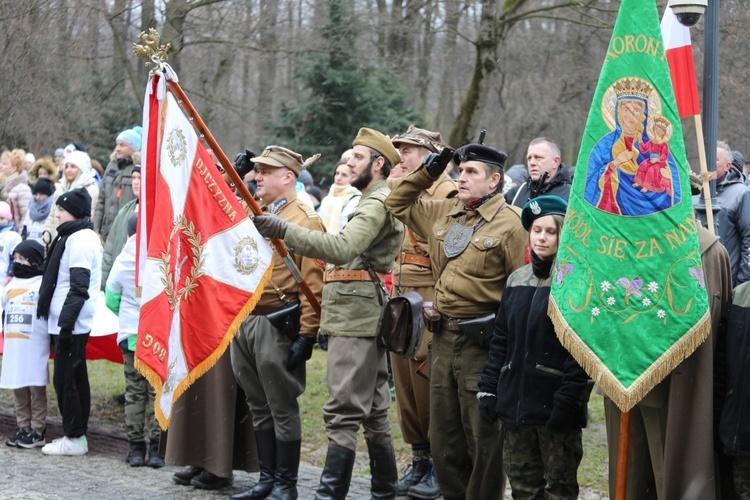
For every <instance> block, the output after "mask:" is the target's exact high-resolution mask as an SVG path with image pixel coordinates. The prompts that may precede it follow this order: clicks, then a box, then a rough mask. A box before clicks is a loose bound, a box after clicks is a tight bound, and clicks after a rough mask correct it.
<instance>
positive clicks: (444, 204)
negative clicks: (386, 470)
mask: <svg viewBox="0 0 750 500" xmlns="http://www.w3.org/2000/svg"><path fill="white" fill-rule="evenodd" d="M451 158H452V159H453V161H454V163H455V164H457V165H458V171H459V176H458V195H457V197H456V198H452V199H447V200H442V201H435V200H431V201H428V200H424V199H419V193H420V192H421V191H422V190H424V189H427V188H429V187H430V186H431V185H433V183H434V182H435V181H436V180H437V179H438V178H439V176H440V174H441V173H442V172H443V171H444V170H445V166H446V165H447V164H448V162H449V161H450V160H451ZM506 159H507V155H506V154H505V153H503V152H502V151H500V150H498V149H496V148H493V147H490V146H486V145H484V144H468V145H466V146H463V147H461V148H459V149H458V150H457V151H456V152H455V154H454V155H451V152H450V150H448V149H444V150H443V151H442V152H441V153H440V154H439V155H437V154H430V155H428V156H427V157H426V158H425V160H424V162H423V167H420V168H418V169H417V170H416V171H414V172H413V173H411V174H409V175H408V176H407V177H406V178H404V180H403V181H401V183H399V185H398V186H396V187H395V188H394V189H393V191H392V192H391V195H390V196H389V197H388V199H387V200H386V206H387V207H388V209H389V210H391V212H393V214H394V215H395V216H396V217H397V218H398V219H399V220H401V221H403V222H404V223H405V224H406V225H407V226H409V227H410V228H412V229H413V230H414V232H415V233H417V234H421V235H423V236H425V237H426V238H427V241H428V242H429V245H430V260H431V264H432V269H433V272H434V273H435V276H436V278H437V282H436V284H435V307H436V308H437V310H438V311H439V313H440V316H439V318H440V324H439V325H435V324H433V331H434V333H435V335H434V337H433V340H432V349H431V351H430V362H429V366H430V418H431V420H430V441H431V444H432V456H433V460H434V463H435V470H436V472H437V478H438V482H439V484H440V490H441V492H442V494H443V497H444V498H445V499H446V500H451V499H459V498H460V499H464V498H472V499H487V498H503V494H504V479H503V475H502V474H501V473H500V466H499V464H501V463H502V445H503V443H502V434H501V428H500V424H498V423H494V424H489V423H487V422H485V421H484V420H483V419H482V418H481V417H480V415H479V405H478V401H477V399H476V395H477V392H478V390H479V389H478V386H477V384H478V382H479V379H480V377H481V374H482V369H483V368H484V364H485V362H486V361H487V355H488V347H487V345H486V343H485V342H484V341H483V340H482V335H481V331H482V328H479V331H480V334H479V335H478V334H477V328H468V327H469V326H470V325H472V324H473V325H475V326H476V325H477V323H478V324H479V325H484V330H483V331H484V337H486V336H487V335H491V334H492V315H494V314H495V313H496V312H497V309H498V306H499V304H500V298H501V296H502V293H503V287H504V285H505V281H506V279H507V277H508V276H509V275H510V274H511V273H512V272H513V271H515V270H516V269H518V268H519V267H521V266H522V265H523V264H524V245H525V243H526V238H527V234H526V231H524V230H523V227H522V226H521V219H520V210H519V209H517V208H516V207H512V206H509V205H508V204H506V203H505V199H504V198H503V195H502V185H503V168H504V166H505V161H506ZM488 315H489V316H488ZM471 319H476V320H475V321H473V322H471V323H469V324H468V325H467V322H468V320H471ZM469 333H471V334H472V335H471V336H470V335H469Z"/></svg>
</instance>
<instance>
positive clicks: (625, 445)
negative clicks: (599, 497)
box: [615, 411, 630, 500]
mask: <svg viewBox="0 0 750 500" xmlns="http://www.w3.org/2000/svg"><path fill="white" fill-rule="evenodd" d="M629 448H630V412H629V411H626V412H622V413H620V439H619V441H618V444H617V483H616V484H617V485H616V487H615V500H625V492H626V490H627V485H628V454H629V452H630V449H629Z"/></svg>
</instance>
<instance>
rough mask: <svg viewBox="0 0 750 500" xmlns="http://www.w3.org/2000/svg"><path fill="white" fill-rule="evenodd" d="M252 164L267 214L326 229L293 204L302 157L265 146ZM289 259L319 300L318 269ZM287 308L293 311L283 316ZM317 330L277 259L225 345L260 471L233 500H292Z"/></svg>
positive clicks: (307, 261) (307, 305)
mask: <svg viewBox="0 0 750 500" xmlns="http://www.w3.org/2000/svg"><path fill="white" fill-rule="evenodd" d="M249 160H250V162H252V163H254V164H255V170H256V172H257V176H256V180H257V183H258V192H257V193H258V196H259V197H260V198H261V199H262V200H263V205H264V209H265V210H266V211H267V212H269V213H272V214H275V215H277V216H278V217H280V218H281V219H283V220H286V221H289V222H291V223H294V224H298V225H299V226H300V227H304V228H307V229H309V230H310V231H315V232H324V231H325V228H324V227H323V223H322V222H321V220H320V219H319V218H318V215H317V214H316V213H315V212H314V211H313V210H311V209H310V208H309V207H307V206H305V205H302V204H301V203H299V201H298V200H297V195H296V192H295V184H296V182H297V177H299V174H300V172H302V157H301V156H300V155H299V154H297V153H295V152H294V151H290V150H289V149H286V148H283V147H280V146H269V147H267V148H266V149H265V151H263V154H261V155H260V156H258V157H255V158H251V159H249ZM292 257H293V260H294V262H295V264H297V268H298V269H299V270H300V272H301V275H302V277H303V278H304V280H305V281H306V282H307V283H308V284H309V285H310V288H311V289H312V290H313V292H314V294H315V295H316V296H317V297H318V300H320V295H321V291H322V289H323V268H322V266H320V265H318V264H316V262H315V261H314V260H313V259H310V258H307V257H302V256H300V255H293V256H292ZM297 305H298V307H299V309H296V306H297ZM286 309H289V310H290V312H287V313H286V314H285V310H286ZM279 316H280V318H279V319H278V320H277V317H279ZM285 316H286V318H285ZM297 318H299V322H297V321H296V319H297ZM285 320H287V321H285ZM318 324H319V318H318V316H317V314H316V313H315V311H314V310H313V308H312V306H311V305H310V302H309V300H308V299H307V297H306V296H305V294H304V293H300V290H299V285H298V284H297V282H296V281H295V279H294V277H293V276H292V273H291V272H290V271H289V269H288V268H287V266H286V264H284V262H283V261H282V259H281V257H280V256H279V254H278V253H274V256H273V275H272V277H271V279H270V280H269V281H268V282H267V283H266V285H265V288H264V289H263V294H262V295H261V297H260V300H259V302H258V305H257V306H256V307H255V309H254V310H253V313H252V314H251V315H250V316H249V317H248V318H247V319H245V321H244V322H243V323H242V325H241V326H240V330H239V333H238V336H237V338H235V339H234V341H233V342H232V344H231V346H230V352H231V356H232V369H233V371H234V374H235V376H236V377H237V381H238V383H239V384H240V386H241V387H242V389H243V390H244V391H245V394H246V396H247V403H248V405H249V406H250V411H251V413H252V417H253V429H254V431H255V441H256V443H257V446H258V462H259V465H260V480H259V481H258V483H257V484H256V485H255V486H253V488H251V489H250V490H248V491H246V492H244V493H239V494H237V495H234V496H233V497H232V498H233V499H241V500H244V499H252V498H277V499H278V498H285V499H286V498H297V471H298V469H299V460H300V443H301V437H302V423H301V420H300V415H299V405H298V404H297V397H298V396H299V395H300V394H302V392H303V391H304V390H305V361H307V360H308V359H310V356H311V355H312V349H313V345H315V338H316V336H317V333H318Z"/></svg>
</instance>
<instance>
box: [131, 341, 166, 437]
mask: <svg viewBox="0 0 750 500" xmlns="http://www.w3.org/2000/svg"><path fill="white" fill-rule="evenodd" d="M122 358H123V360H124V363H123V367H124V370H125V428H126V432H127V435H128V441H131V442H142V441H145V437H146V434H148V437H149V439H150V440H151V441H157V442H158V441H159V436H160V435H161V429H160V428H159V423H158V422H157V420H156V419H155V418H154V388H153V387H151V384H149V383H148V380H146V378H145V377H144V376H143V375H141V374H140V373H138V371H137V370H136V369H135V366H134V363H135V353H134V352H132V351H128V350H124V349H123V351H122Z"/></svg>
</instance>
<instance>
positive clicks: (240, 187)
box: [166, 78, 320, 317]
mask: <svg viewBox="0 0 750 500" xmlns="http://www.w3.org/2000/svg"><path fill="white" fill-rule="evenodd" d="M166 82H167V86H168V87H169V89H170V90H171V91H172V92H173V93H174V94H175V96H176V97H177V101H178V104H179V105H180V106H182V107H184V108H185V111H187V113H188V118H190V120H191V121H192V122H193V126H194V127H195V128H196V130H198V132H199V133H200V134H201V137H200V138H201V139H203V140H204V141H206V144H208V146H209V147H210V148H211V151H212V152H213V154H214V156H215V157H216V159H218V160H219V163H220V164H221V166H222V168H223V169H224V172H226V174H227V175H228V176H229V178H230V179H231V180H232V182H233V183H234V187H235V189H237V191H238V192H239V193H240V195H241V196H242V198H243V199H244V200H245V202H246V203H247V205H248V206H249V207H250V210H251V211H252V212H253V214H255V215H263V211H262V210H261V209H260V206H259V205H258V203H257V202H256V201H255V199H253V196H252V195H251V194H250V191H248V189H247V186H246V185H245V182H244V181H243V180H242V179H240V176H239V174H238V173H237V172H236V171H235V170H234V167H233V166H232V163H231V162H230V161H229V158H227V155H226V154H224V151H223V150H222V149H221V147H220V146H219V143H218V142H216V139H215V138H214V136H213V134H211V131H210V130H208V127H207V126H206V124H205V123H204V121H203V119H202V118H201V117H200V115H199V114H198V112H197V111H196V110H195V108H194V107H193V104H192V103H191V102H190V100H189V99H188V98H187V96H186V95H185V92H183V91H182V87H180V84H179V83H177V82H175V81H173V80H170V79H169V78H166ZM271 244H272V245H273V247H274V249H275V250H276V251H277V252H278V253H279V255H280V256H281V259H282V260H283V261H284V263H285V264H286V266H287V267H288V268H289V271H290V272H291V273H292V276H294V279H295V280H296V281H297V283H298V284H299V287H300V289H301V290H302V293H304V294H305V297H307V300H308V301H309V302H310V306H311V307H312V308H313V310H314V311H315V314H317V315H318V317H320V302H318V298H317V297H316V296H315V294H314V293H313V291H312V288H310V285H309V284H308V283H307V282H306V281H305V280H304V279H303V278H302V275H301V274H300V272H299V269H297V266H296V264H295V263H294V261H293V260H292V259H291V258H289V252H288V251H287V249H286V247H285V246H284V242H283V241H282V240H280V239H278V238H276V239H272V240H271Z"/></svg>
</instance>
